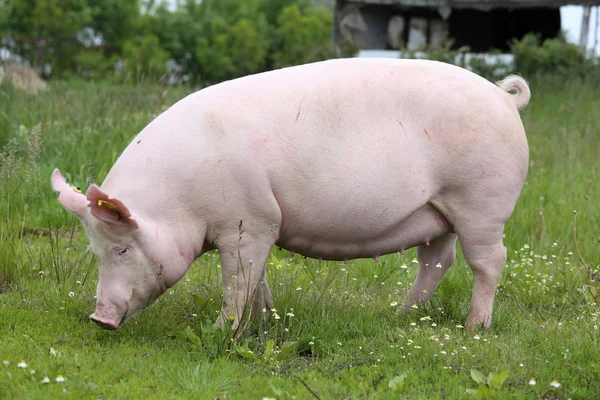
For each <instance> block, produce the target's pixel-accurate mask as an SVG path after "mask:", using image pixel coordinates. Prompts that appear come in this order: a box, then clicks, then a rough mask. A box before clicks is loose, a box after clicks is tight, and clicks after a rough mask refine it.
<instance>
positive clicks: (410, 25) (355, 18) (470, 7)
mask: <svg viewBox="0 0 600 400" xmlns="http://www.w3.org/2000/svg"><path fill="white" fill-rule="evenodd" d="M570 4H579V5H598V4H600V0H336V4H335V11H334V12H335V18H334V32H333V38H334V43H335V45H336V47H338V48H339V47H340V46H341V45H343V44H352V45H354V46H357V47H359V48H361V49H399V48H408V49H409V50H421V49H425V48H428V47H431V46H440V47H441V46H445V45H446V44H447V43H448V40H449V39H451V43H452V47H453V48H460V47H463V46H468V48H469V49H470V51H473V52H485V51H489V50H492V49H498V50H500V51H506V50H508V47H509V44H510V41H511V40H512V39H515V38H516V39H518V38H521V37H523V36H524V35H525V34H526V33H528V32H536V33H538V34H540V35H541V37H542V39H547V38H552V37H556V35H558V33H559V32H560V28H561V24H560V10H559V7H560V6H564V5H570Z"/></svg>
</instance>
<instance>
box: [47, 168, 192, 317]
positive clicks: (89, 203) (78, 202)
mask: <svg viewBox="0 0 600 400" xmlns="http://www.w3.org/2000/svg"><path fill="white" fill-rule="evenodd" d="M52 188H53V189H54V191H56V192H58V193H60V195H59V197H58V201H59V202H60V203H61V204H62V205H63V206H64V207H65V208H66V209H67V210H68V211H69V212H71V213H72V214H74V215H75V216H77V217H78V218H79V220H80V221H81V222H82V224H83V226H84V228H85V231H86V233H87V236H88V238H89V240H90V245H91V248H92V250H93V251H94V254H95V255H96V258H97V260H98V265H99V276H98V278H99V279H98V287H97V293H96V296H97V303H96V311H95V312H94V313H93V314H92V315H91V316H90V318H91V319H92V320H94V321H95V322H96V323H97V324H98V325H100V326H101V327H103V328H107V329H116V328H118V327H119V325H120V324H121V323H122V322H123V321H124V320H125V319H126V318H128V317H130V316H132V315H133V314H135V313H136V312H137V311H139V310H141V309H143V308H145V307H147V306H148V305H150V304H152V303H153V302H154V301H155V300H156V299H157V298H158V297H159V296H160V295H161V294H163V293H164V292H165V291H166V290H167V288H168V287H171V286H173V285H174V284H175V283H176V282H177V281H178V280H179V279H180V278H181V277H182V276H183V275H184V274H185V271H186V269H187V267H188V266H189V265H186V264H185V261H184V260H183V259H182V257H172V255H173V254H176V255H179V254H180V253H179V249H178V248H177V246H176V244H175V242H174V240H173V239H172V237H169V235H168V233H165V232H164V231H163V232H161V238H160V241H159V240H158V237H157V233H158V231H157V230H156V227H154V226H153V225H152V224H151V223H150V222H148V221H144V219H143V218H141V217H140V216H139V215H136V213H135V211H134V210H130V209H129V208H128V207H127V205H125V204H124V203H123V202H122V201H120V200H119V199H117V198H111V197H110V196H109V195H108V194H106V193H104V192H103V191H102V190H100V188H98V186H96V185H92V186H90V187H89V189H88V191H87V193H86V195H83V194H82V193H81V192H80V191H79V190H78V189H77V188H75V187H73V186H70V185H69V184H67V182H66V181H65V179H64V178H63V177H62V175H61V174H60V171H59V170H58V169H55V170H54V172H53V174H52ZM167 266H168V267H167Z"/></svg>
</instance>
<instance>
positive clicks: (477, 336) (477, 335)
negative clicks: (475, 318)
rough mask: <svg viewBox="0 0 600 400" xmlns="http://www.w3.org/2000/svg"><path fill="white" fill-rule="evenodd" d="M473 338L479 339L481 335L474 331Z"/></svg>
mask: <svg viewBox="0 0 600 400" xmlns="http://www.w3.org/2000/svg"><path fill="white" fill-rule="evenodd" d="M473 339H475V340H479V339H481V336H479V333H476V334H475V336H473Z"/></svg>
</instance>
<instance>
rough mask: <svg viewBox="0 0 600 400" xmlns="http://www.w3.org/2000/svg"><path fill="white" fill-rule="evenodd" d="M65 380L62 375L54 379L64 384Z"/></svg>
mask: <svg viewBox="0 0 600 400" xmlns="http://www.w3.org/2000/svg"><path fill="white" fill-rule="evenodd" d="M64 381H65V378H63V376H62V375H61V374H58V376H57V377H56V378H54V382H58V383H60V382H64Z"/></svg>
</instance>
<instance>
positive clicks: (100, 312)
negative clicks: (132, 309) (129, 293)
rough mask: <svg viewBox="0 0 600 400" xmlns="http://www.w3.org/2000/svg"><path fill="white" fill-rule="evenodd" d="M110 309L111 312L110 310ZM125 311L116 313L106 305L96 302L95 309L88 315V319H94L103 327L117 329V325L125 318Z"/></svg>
mask: <svg viewBox="0 0 600 400" xmlns="http://www.w3.org/2000/svg"><path fill="white" fill-rule="evenodd" d="M110 311H112V312H110ZM126 316H127V313H126V312H124V313H122V314H121V313H117V312H116V310H114V309H113V310H109V308H108V307H105V306H103V305H102V304H98V305H97V306H96V311H95V312H94V313H93V314H92V315H90V319H91V320H92V321H94V322H95V323H96V324H98V326H100V327H101V328H104V329H111V330H114V329H117V328H118V327H119V325H121V323H122V322H123V321H124V320H125V317H126Z"/></svg>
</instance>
